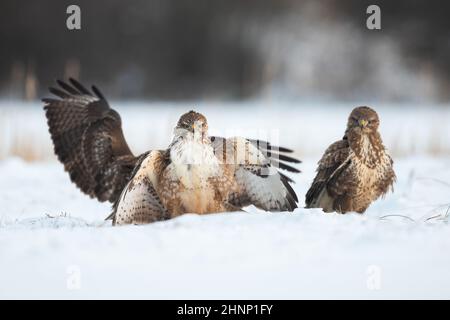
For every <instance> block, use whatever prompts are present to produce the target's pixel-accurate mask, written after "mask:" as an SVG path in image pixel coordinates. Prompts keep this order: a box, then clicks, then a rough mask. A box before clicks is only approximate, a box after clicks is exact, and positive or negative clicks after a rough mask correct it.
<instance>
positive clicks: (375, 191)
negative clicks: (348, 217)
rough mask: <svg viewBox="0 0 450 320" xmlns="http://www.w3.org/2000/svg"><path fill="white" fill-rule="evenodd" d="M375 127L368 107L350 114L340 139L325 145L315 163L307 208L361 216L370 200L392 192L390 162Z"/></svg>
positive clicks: (391, 168)
mask: <svg viewBox="0 0 450 320" xmlns="http://www.w3.org/2000/svg"><path fill="white" fill-rule="evenodd" d="M379 124H380V120H379V118H378V115H377V113H376V112H375V111H374V110H373V109H371V108H369V107H358V108H355V109H354V110H353V111H352V113H351V114H350V117H349V118H348V123H347V130H346V131H345V135H344V137H343V138H342V140H340V141H337V142H335V143H333V144H332V145H331V146H329V147H328V149H327V150H326V151H325V154H324V155H323V157H322V159H321V160H320V161H319V163H318V165H319V167H318V169H317V175H316V177H315V179H314V182H313V183H312V185H311V188H310V189H309V191H308V193H307V194H306V207H307V208H322V209H323V210H324V211H325V212H332V211H336V212H340V213H346V212H350V211H355V212H358V213H364V211H366V209H367V208H368V207H369V205H370V204H371V203H372V201H375V200H376V199H378V198H379V197H380V196H384V195H385V194H386V193H387V192H388V191H389V190H390V189H392V186H393V184H394V182H395V173H394V170H393V161H392V159H391V157H390V156H389V155H388V153H387V151H386V149H385V147H384V146H383V142H382V140H381V136H380V133H379V132H378V126H379Z"/></svg>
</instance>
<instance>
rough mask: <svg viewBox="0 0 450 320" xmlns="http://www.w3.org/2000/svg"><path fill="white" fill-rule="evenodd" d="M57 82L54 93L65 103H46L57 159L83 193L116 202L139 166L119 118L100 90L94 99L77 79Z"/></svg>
mask: <svg viewBox="0 0 450 320" xmlns="http://www.w3.org/2000/svg"><path fill="white" fill-rule="evenodd" d="M57 83H58V85H59V88H50V92H51V93H53V94H54V95H56V96H58V97H59V98H61V99H42V100H43V102H44V103H45V106H44V110H45V115H46V117H47V123H48V126H49V132H50V135H51V138H52V141H53V145H54V150H55V154H56V156H57V157H58V159H59V161H61V163H63V164H64V169H65V170H66V171H67V172H68V173H69V175H70V179H71V180H72V182H74V183H75V184H76V185H77V186H78V188H80V189H81V191H83V192H84V193H86V194H87V195H89V196H90V197H95V198H97V199H98V200H100V201H111V202H114V201H115V200H116V199H117V198H118V197H119V195H120V193H121V191H122V189H123V188H124V186H125V185H126V184H127V182H128V180H129V178H130V176H131V173H132V171H133V169H134V167H135V165H136V162H137V158H136V157H135V156H134V155H133V154H132V153H131V151H130V149H129V147H128V145H127V143H126V141H125V138H124V136H123V132H122V123H121V119H120V116H119V114H118V113H117V112H116V111H115V110H113V109H111V108H110V106H109V104H108V102H107V101H106V99H105V98H104V96H103V95H102V94H101V93H100V91H99V90H98V89H97V88H95V87H93V91H94V94H92V93H91V92H90V91H89V90H87V89H86V88H85V87H84V86H83V85H82V84H80V83H79V82H78V81H76V80H74V79H70V84H68V83H65V82H63V81H60V80H58V81H57Z"/></svg>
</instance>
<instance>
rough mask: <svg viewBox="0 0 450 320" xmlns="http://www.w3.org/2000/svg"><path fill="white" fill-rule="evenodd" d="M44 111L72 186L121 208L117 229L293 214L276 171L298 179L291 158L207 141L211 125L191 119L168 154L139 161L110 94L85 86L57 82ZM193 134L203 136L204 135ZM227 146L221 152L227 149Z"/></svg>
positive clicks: (241, 143)
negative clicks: (241, 214)
mask: <svg viewBox="0 0 450 320" xmlns="http://www.w3.org/2000/svg"><path fill="white" fill-rule="evenodd" d="M57 84H58V86H59V87H57V88H50V92H51V93H53V94H54V95H56V96H57V97H59V99H53V98H47V99H43V101H44V102H45V106H44V109H45V111H46V117H47V121H48V126H49V132H50V135H51V138H52V140H53V143H54V149H55V154H56V156H57V157H58V159H59V160H60V161H61V162H62V163H63V164H64V168H65V170H66V171H67V172H68V173H69V175H70V178H71V180H72V181H73V182H74V183H75V184H76V185H77V186H78V187H79V188H80V189H81V190H82V191H83V192H84V193H86V194H88V195H89V196H90V197H95V198H97V199H98V200H100V201H111V202H113V203H114V205H113V212H112V214H111V215H110V217H109V218H113V221H114V224H127V223H135V224H140V223H149V222H153V221H159V220H164V219H167V218H171V217H174V216H177V215H180V214H183V213H188V212H193V213H199V214H203V213H212V212H224V211H237V210H241V208H242V207H243V206H247V205H252V204H253V205H255V206H257V207H259V208H261V209H264V210H271V211H286V210H287V211H292V210H294V209H295V208H296V207H297V201H298V199H297V196H296V194H295V192H294V190H293V189H292V187H291V185H290V183H292V182H293V181H292V180H291V179H290V178H289V177H287V176H286V175H284V174H283V173H281V172H279V171H278V170H277V168H279V169H284V170H287V171H290V172H299V170H298V169H297V168H295V167H294V166H293V164H296V163H300V161H299V160H297V159H295V158H293V157H291V156H288V155H287V154H288V153H291V152H292V150H290V149H287V148H283V147H275V146H272V145H270V143H267V142H264V141H259V140H250V139H244V138H230V139H224V138H220V137H209V136H208V135H207V129H208V126H207V122H206V118H205V117H204V116H203V115H201V114H200V113H197V112H194V111H190V112H188V113H186V114H184V115H183V116H182V117H181V118H180V121H179V122H178V124H177V127H176V130H175V136H174V140H173V142H172V144H171V145H170V146H169V148H168V149H167V150H163V151H158V150H156V151H151V152H147V153H145V154H143V155H141V156H139V157H135V156H134V155H133V154H132V153H131V151H130V149H129V147H128V145H127V143H126V141H125V138H124V136H123V132H122V128H121V119H120V116H119V114H118V113H117V112H116V111H115V110H113V109H111V108H110V106H109V104H108V102H107V101H106V100H105V98H104V96H103V94H102V93H101V92H100V91H99V90H98V89H97V88H96V87H92V91H93V93H91V91H89V90H88V89H86V88H85V87H84V86H83V85H81V84H80V83H79V82H78V81H76V80H74V79H70V83H65V82H62V81H57ZM194 129H198V130H199V131H198V130H197V131H196V130H194ZM220 146H222V149H221V148H220Z"/></svg>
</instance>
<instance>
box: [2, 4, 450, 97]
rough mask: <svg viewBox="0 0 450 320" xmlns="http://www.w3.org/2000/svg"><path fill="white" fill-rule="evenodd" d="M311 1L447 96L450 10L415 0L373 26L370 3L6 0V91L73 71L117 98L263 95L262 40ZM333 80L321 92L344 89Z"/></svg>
mask: <svg viewBox="0 0 450 320" xmlns="http://www.w3.org/2000/svg"><path fill="white" fill-rule="evenodd" d="M311 3H320V10H319V11H320V14H318V15H317V18H316V19H314V17H313V21H315V22H316V23H317V24H318V25H319V24H320V23H322V22H323V21H324V20H327V21H328V20H330V21H334V22H335V23H339V24H342V25H348V24H349V25H353V26H354V27H355V28H359V29H360V32H361V33H362V34H363V36H364V37H365V38H366V40H367V41H372V40H373V39H376V38H379V37H389V38H391V39H393V41H394V42H395V43H398V44H399V46H400V48H401V50H402V53H403V56H404V57H405V63H406V64H407V65H409V66H411V67H412V68H414V65H415V64H418V63H419V64H421V65H427V66H429V68H430V69H431V70H433V77H435V78H436V79H438V83H439V86H440V87H439V90H438V91H437V92H438V94H437V96H438V97H437V98H438V99H439V100H445V99H448V98H449V94H448V90H447V88H448V84H449V80H450V59H449V57H450V19H448V15H449V14H450V11H449V10H448V7H449V6H448V4H446V3H445V2H442V1H439V2H438V1H419V0H410V1H405V2H401V1H377V3H376V4H378V5H379V6H380V7H381V8H382V30H381V31H376V32H373V31H369V30H365V19H366V17H367V15H366V14H365V10H366V8H367V6H368V5H369V4H373V3H372V1H365V0H362V1H361V0H347V1H337V0H320V1H312V0H307V1H295V0H245V1H243V0H130V1H119V0H108V1H88V0H75V1H66V0H53V1H51V0H35V1H25V0H2V1H1V2H0V40H1V42H0V43H1V49H0V96H7V97H17V98H28V99H33V98H35V97H38V96H40V95H43V94H45V91H46V87H47V86H48V85H50V84H51V83H52V82H53V81H54V79H56V78H67V77H69V76H72V77H75V78H81V79H82V80H83V81H85V82H87V83H96V84H98V85H99V86H100V87H101V88H103V91H105V92H107V95H108V96H111V97H112V98H151V99H171V100H174V99H198V98H208V97H214V98H221V99H241V98H249V97H253V96H257V95H258V94H259V93H260V92H261V90H262V89H263V88H264V87H265V86H266V85H267V82H270V81H271V80H272V79H270V77H268V76H267V74H268V72H267V70H268V66H267V61H266V57H265V56H264V52H263V51H262V50H261V46H259V45H257V42H258V41H257V39H258V38H262V37H264V36H265V34H266V31H267V29H266V27H267V26H269V25H272V24H274V23H278V24H281V25H282V23H283V21H284V19H285V18H286V17H287V16H289V15H291V14H292V12H294V11H296V12H300V13H301V12H302V10H303V8H304V7H305V6H307V5H311ZM70 4H77V5H79V6H80V8H81V30H76V31H73V30H72V31H71V30H68V29H67V28H66V19H67V17H68V14H66V8H67V7H68V6H69V5H70ZM281 30H283V29H281ZM289 32H296V31H295V29H293V30H292V29H290V30H286V33H289ZM282 36H283V32H281V33H280V37H282ZM255 39H256V40H255ZM276 45H277V44H276V43H275V42H274V43H273V44H272V43H269V46H276ZM300 45H301V44H300ZM279 50H280V51H283V50H284V48H279ZM286 50H288V49H287V48H286ZM286 50H285V51H286ZM284 54H289V52H285V53H284ZM301 58H302V57H301V56H300V57H299V60H301ZM360 78H364V76H363V75H362V76H361V77H360ZM299 86H301V83H300V84H299ZM327 86H328V85H326V86H324V87H322V88H320V87H317V88H316V90H317V92H321V91H322V92H323V91H327V90H329V91H330V92H331V94H333V92H334V91H336V92H337V91H338V90H337V89H336V90H334V91H333V88H328V87H327ZM349 86H350V84H349ZM342 88H343V89H342ZM339 90H340V91H345V90H346V89H345V87H342V86H341V87H339ZM344 97H346V96H345V95H344Z"/></svg>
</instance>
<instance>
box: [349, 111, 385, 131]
mask: <svg viewBox="0 0 450 320" xmlns="http://www.w3.org/2000/svg"><path fill="white" fill-rule="evenodd" d="M379 125H380V119H379V118H378V114H377V113H376V112H375V110H373V109H371V108H369V107H365V106H364V107H357V108H355V109H353V111H352V113H350V116H349V117H348V122H347V130H348V131H357V132H360V133H365V134H370V133H373V132H376V131H377V130H378V126H379Z"/></svg>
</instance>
